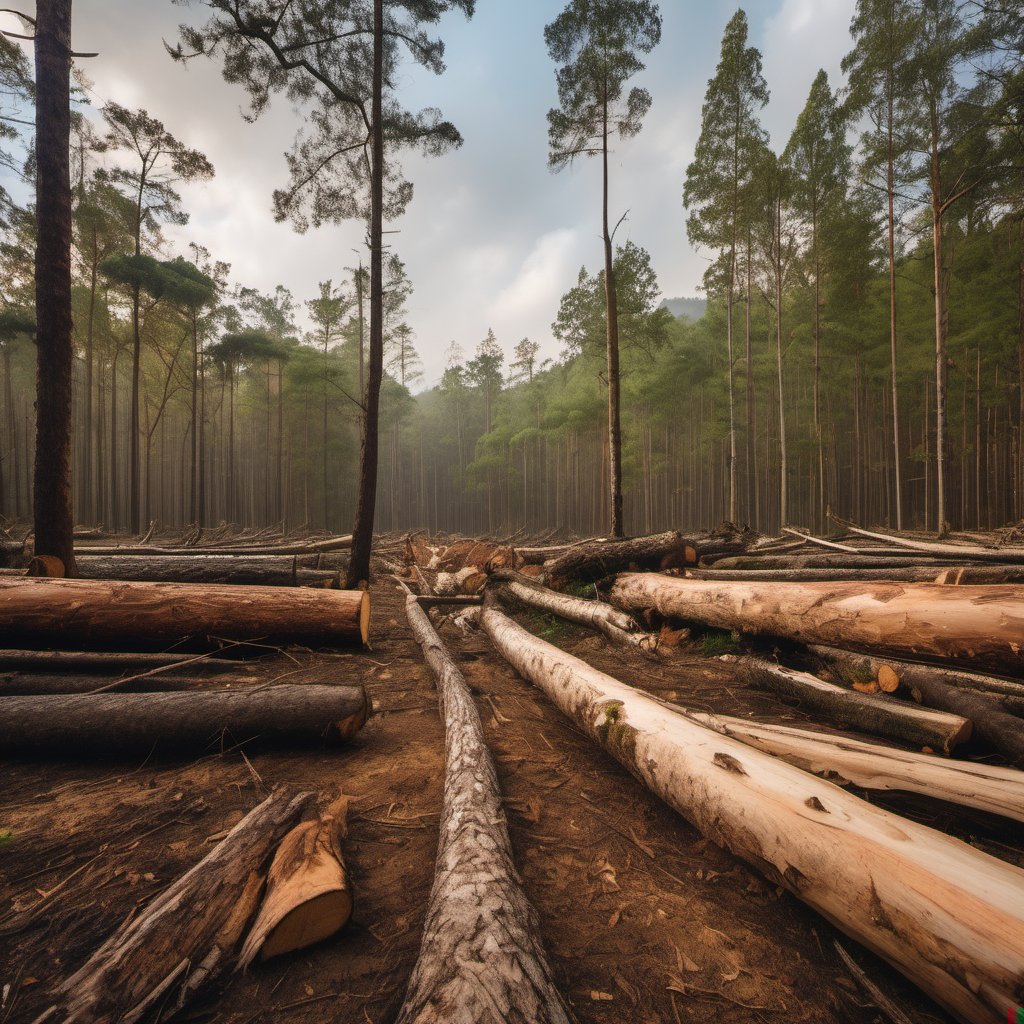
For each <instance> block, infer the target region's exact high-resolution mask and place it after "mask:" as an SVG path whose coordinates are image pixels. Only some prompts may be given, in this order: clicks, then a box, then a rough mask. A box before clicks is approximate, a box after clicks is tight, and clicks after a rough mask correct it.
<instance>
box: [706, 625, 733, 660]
mask: <svg viewBox="0 0 1024 1024" xmlns="http://www.w3.org/2000/svg"><path fill="white" fill-rule="evenodd" d="M739 649H740V634H739V633H738V632H737V631H736V630H735V629H731V630H730V629H709V630H708V631H707V632H705V633H704V634H703V635H702V636H701V639H700V652H701V654H703V655H704V657H705V658H718V657H721V656H722V655H723V654H735V653H736V652H737V651H738V650H739Z"/></svg>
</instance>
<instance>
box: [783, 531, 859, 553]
mask: <svg viewBox="0 0 1024 1024" xmlns="http://www.w3.org/2000/svg"><path fill="white" fill-rule="evenodd" d="M782 532H783V533H785V534H788V535H789V536H790V537H799V538H800V539H801V540H802V541H805V542H806V543H808V544H817V545H818V547H822V548H829V549H831V550H832V551H847V552H849V551H854V552H855V551H856V550H857V549H856V548H854V547H850V545H849V544H838V543H836V542H835V541H834V540H826V539H825V538H824V537H815V536H813V535H812V534H810V533H801V532H800V531H799V530H791V529H790V528H789V527H788V526H784V527H782Z"/></svg>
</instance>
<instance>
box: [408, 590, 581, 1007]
mask: <svg viewBox="0 0 1024 1024" xmlns="http://www.w3.org/2000/svg"><path fill="white" fill-rule="evenodd" d="M405 612H406V616H407V617H408V620H409V626H410V628H411V629H412V632H413V636H414V637H415V638H416V642H417V643H418V644H419V645H420V647H421V648H422V650H423V656H424V658H425V659H426V661H427V664H428V665H429V666H430V668H431V671H432V672H433V673H434V677H435V679H436V680H437V696H438V703H439V704H440V708H441V717H442V718H443V720H444V729H445V778H444V804H443V806H442V809H441V823H440V835H439V839H438V850H437V862H436V867H435V873H434V886H433V889H432V890H431V893H430V903H429V904H428V906H427V917H426V921H425V922H424V925H423V938H422V940H421V943H420V951H419V956H418V958H417V960H416V966H415V968H414V969H413V972H412V977H411V978H410V979H409V987H408V990H407V991H406V995H405V1000H404V1002H403V1003H402V1008H401V1009H400V1010H399V1012H398V1017H397V1020H396V1024H569V1021H570V1018H569V1014H568V1012H567V1011H566V1008H565V1004H564V1003H563V1001H562V998H561V996H560V995H559V993H558V990H557V989H556V988H555V983H554V979H553V977H552V974H551V967H550V966H549V964H548V958H547V954H546V953H545V951H544V947H543V945H542V944H541V941H540V938H539V934H540V925H539V922H538V920H537V914H536V912H535V911H534V909H533V907H532V906H531V905H530V903H529V901H528V900H527V898H526V895H525V893H524V892H523V888H522V882H521V881H520V878H519V873H518V872H517V871H516V867H515V863H514V861H513V858H512V844H511V842H510V841H509V837H508V828H507V825H506V822H505V809H504V807H503V805H502V801H501V789H500V787H499V785H498V777H497V774H496V772H495V770H494V761H493V759H492V758H491V753H490V751H489V750H488V749H487V744H486V743H485V741H484V733H483V728H482V726H481V724H480V716H479V714H478V713H477V710H476V705H475V704H474V703H473V698H472V697H471V696H470V693H469V687H468V686H467V684H466V680H465V678H464V677H463V675H462V673H461V672H460V671H459V668H458V666H457V665H456V664H455V662H454V661H453V660H452V658H451V656H450V655H449V654H448V652H447V650H446V649H445V647H444V644H443V643H442V642H441V639H440V637H439V636H438V635H437V632H436V631H435V629H434V627H433V626H432V625H431V624H430V620H429V619H428V618H427V615H426V612H424V611H423V609H422V608H421V607H420V606H419V604H418V603H417V601H416V598H415V597H414V596H413V595H410V596H408V597H407V598H406V602H405Z"/></svg>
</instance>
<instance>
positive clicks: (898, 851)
mask: <svg viewBox="0 0 1024 1024" xmlns="http://www.w3.org/2000/svg"><path fill="white" fill-rule="evenodd" d="M481 618H482V623H483V628H484V630H485V631H486V632H487V633H488V635H489V636H490V638H491V640H492V641H493V643H494V645H495V647H496V648H497V649H498V651H499V652H500V653H501V654H502V655H503V656H504V657H506V658H507V659H508V660H509V661H510V662H511V664H512V665H513V666H514V667H515V668H516V669H517V670H518V671H519V672H520V673H521V674H522V675H524V676H525V677H526V678H527V679H529V680H530V681H531V682H533V683H534V684H535V685H537V686H538V687H540V688H541V689H542V690H543V691H544V692H545V693H546V694H547V695H548V697H549V698H550V699H551V700H552V701H553V702H554V704H555V705H556V706H557V707H559V708H560V709H561V710H562V711H563V712H564V713H565V714H566V715H568V716H569V717H570V718H572V719H573V720H574V721H575V722H576V723H577V724H578V725H579V726H580V728H581V729H582V730H583V731H584V732H585V733H586V734H587V735H589V736H590V737H591V738H592V739H594V740H595V741H596V742H597V743H599V744H600V745H601V746H602V747H603V748H604V749H605V750H607V751H608V752H609V753H610V754H611V755H612V756H613V757H615V758H616V759H617V760H618V761H619V762H620V763H621V764H623V765H624V766H625V767H626V768H627V769H628V770H629V771H631V772H632V773H633V774H634V775H635V776H636V777H637V778H638V779H640V780H641V781H642V782H643V783H644V784H645V785H647V786H648V787H649V788H650V789H651V790H652V792H654V793H656V794H657V795H658V796H660V797H661V798H662V799H663V800H665V801H666V803H668V804H669V805H670V806H672V807H673V808H675V809H676V810H677V811H679V812H680V813H681V814H683V815H684V816H685V817H687V818H688V819H689V820H690V821H691V822H693V824H694V825H695V826H696V827H697V828H699V829H700V830H701V831H702V832H704V833H705V834H706V835H707V836H708V837H709V838H710V839H712V840H713V841H715V842H717V843H719V844H721V845H723V846H726V847H728V848H729V849H730V850H731V851H732V852H733V853H734V854H735V855H736V856H738V857H740V858H742V859H743V860H745V861H747V862H748V863H749V864H751V865H753V866H754V867H756V868H757V869H758V870H759V871H761V872H763V873H764V874H765V875H767V876H768V877H769V878H770V879H771V880H772V881H773V882H775V883H777V884H778V885H781V886H784V887H785V888H787V889H788V890H790V892H792V893H793V894H794V895H796V896H797V897H798V898H800V899H802V900H803V901H804V902H805V903H807V904H809V905H810V906H811V907H813V908H815V909H816V910H817V911H819V912H820V913H821V914H823V915H824V916H825V917H826V918H828V920H830V921H831V922H832V923H833V924H835V925H836V927H838V928H839V929H841V930H842V931H844V932H845V933H846V934H847V935H849V936H851V937H852V938H854V939H856V940H857V941H858V942H861V943H863V944H864V945H865V946H867V947H868V948H869V949H871V950H873V951H874V952H876V953H877V954H878V955H879V956H881V957H883V958H884V959H886V960H888V961H889V962H890V963H891V964H892V965H893V966H895V967H896V968H897V969H898V970H900V971H902V972H903V973H904V974H905V975H906V976H907V977H908V978H909V979H910V980H911V981H913V982H914V983H915V984H916V985H918V986H919V987H920V988H922V989H923V990H924V991H926V992H927V993H928V994H929V995H930V996H931V997H932V998H933V999H935V1000H936V1001H937V1002H939V1003H940V1004H942V1005H943V1006H945V1007H946V1008H947V1009H948V1010H949V1011H950V1012H951V1013H952V1014H953V1015H954V1016H955V1017H957V1018H958V1019H960V1020H962V1021H966V1022H969V1024H994V1022H995V1021H998V1020H1001V1019H1002V1018H1003V1017H1005V1015H1006V1012H1007V1008H1008V1007H1011V1006H1014V1005H1016V1004H1017V1003H1019V1002H1020V998H1019V997H1020V984H1021V977H1022V976H1024V946H1022V944H1021V942H1020V936H1021V935H1022V934H1024V872H1022V871H1021V870H1020V869H1018V868H1015V867H1012V866H1011V865H1009V864H1007V863H1005V862H1003V861H1000V860H997V859H996V858H994V857H990V856H988V855H987V854H984V853H981V852H980V851H978V850H976V849H974V848H972V847H970V846H968V845H967V844H966V843H963V842H960V841H959V840H956V839H953V838H951V837H950V836H947V835H944V834H943V833H941V832H937V831H935V830H933V829H930V828H927V827H925V826H923V825H919V824H918V823H916V822H914V821H909V820H906V819H904V818H901V817H899V816H898V815H895V814H892V813H890V812H888V811H884V810H882V809H881V808H878V807H875V806H873V805H871V804H869V803H867V802H866V801H863V800H860V799H858V798H857V797H855V796H852V795H851V794H849V793H846V792H844V791H843V790H842V789H840V788H839V787H838V786H835V785H832V784H831V783H828V782H825V781H824V780H822V779H818V778H816V777H815V776H813V775H810V774H808V773H807V772H804V771H801V770H800V769H798V768H794V767H792V766H791V765H788V764H786V763H785V762H784V761H781V760H780V759H779V758H776V757H771V756H769V755H767V754H763V753H761V752H760V751H758V750H755V749H753V748H752V747H749V746H747V745H745V744H743V743H740V742H738V741H736V740H734V739H731V738H729V737H727V736H722V735H720V734H718V733H716V732H714V731H712V730H710V729H707V728H705V727H704V726H702V725H700V724H699V723H697V722H695V721H693V720H691V719H689V718H688V717H687V716H685V715H681V714H679V713H678V712H675V711H673V710H671V709H670V708H668V707H666V706H665V705H663V704H661V703H660V702H658V701H656V700H654V699H653V698H651V697H648V696H647V695H645V694H642V693H640V692H639V691H637V690H635V689H633V688H632V687H630V686H625V685H624V684H622V683H620V682H618V681H617V680H615V679H612V678H611V677H610V676H607V675H605V674H604V673H602V672H598V671H597V670H596V669H594V668H591V667H590V666H589V665H587V664H586V663H584V662H582V661H580V660H579V659H578V658H574V657H573V656H572V655H570V654H567V653H565V652H564V651H562V650H559V649H558V648H556V647H553V646H552V645H551V644H548V643H545V642H544V641H542V640H539V639H537V638H536V637H534V636H531V635H530V634H529V633H528V632H526V630H524V629H522V628H521V627H520V626H518V625H517V624H516V623H514V622H513V621H512V620H511V619H509V618H508V616H506V615H504V614H502V613H501V612H500V611H498V610H496V609H495V608H493V607H485V609H484V612H483V615H482V617H481Z"/></svg>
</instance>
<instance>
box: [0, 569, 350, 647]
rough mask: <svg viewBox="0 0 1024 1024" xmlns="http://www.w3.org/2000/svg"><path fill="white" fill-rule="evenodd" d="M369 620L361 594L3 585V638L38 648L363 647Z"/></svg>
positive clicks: (95, 583)
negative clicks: (186, 644) (242, 643)
mask: <svg viewBox="0 0 1024 1024" xmlns="http://www.w3.org/2000/svg"><path fill="white" fill-rule="evenodd" d="M369 618H370V597H369V594H367V593H365V592H363V591H359V590H356V591H352V590H324V591H320V590H316V591H314V590H309V589H306V588H302V587H287V588H285V587H249V586H244V587H232V586H227V585H222V584H214V583H210V584H197V583H119V582H109V581H104V580H49V579H40V580H36V579H23V580H18V579H6V578H5V579H0V640H2V641H5V642H7V643H11V642H17V643H19V644H25V645H29V644H36V645H38V646H41V647H54V646H58V645H59V646H66V647H73V646H76V645H77V646H87V647H88V646H103V645H108V646H109V645H115V646H117V645H121V646H123V645H125V644H136V645H138V646H140V647H145V646H147V645H156V644H160V645H164V646H166V645H167V644H169V643H173V642H176V641H180V640H181V639H183V638H186V637H187V638H190V639H191V640H193V641H196V642H204V643H214V644H215V643H217V642H219V641H221V640H225V639H226V640H260V641H261V642H262V641H269V642H271V643H273V642H284V643H305V644H337V643H360V642H362V643H365V642H366V638H367V632H368V628H369Z"/></svg>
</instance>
